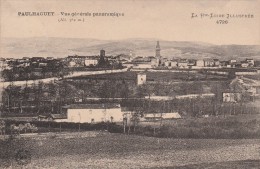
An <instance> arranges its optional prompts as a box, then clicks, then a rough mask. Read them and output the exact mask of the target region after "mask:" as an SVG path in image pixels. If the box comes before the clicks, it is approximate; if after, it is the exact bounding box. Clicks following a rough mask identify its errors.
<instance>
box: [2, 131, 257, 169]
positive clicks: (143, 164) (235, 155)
mask: <svg viewBox="0 0 260 169" xmlns="http://www.w3.org/2000/svg"><path fill="white" fill-rule="evenodd" d="M86 133H87V132H85V133H84V136H86ZM91 133H92V134H90V135H89V137H81V135H82V134H79V135H74V137H67V136H68V135H69V134H64V135H63V136H60V135H53V134H52V135H50V136H44V137H43V136H41V137H40V136H33V137H29V138H21V139H20V140H16V141H15V145H16V147H17V148H19V147H25V148H26V149H27V150H29V151H30V153H31V154H32V160H31V163H30V164H28V165H26V166H23V168H91V169H96V168H111V169H121V168H126V169H127V168H165V167H181V166H183V167H185V166H187V168H189V166H191V167H190V168H192V166H193V168H194V167H195V168H196V165H197V166H206V167H204V168H209V167H207V166H210V164H211V163H212V165H213V164H214V165H216V164H224V163H226V162H228V161H242V160H259V158H260V154H259V148H260V140H257V139H236V140H231V139H219V140H213V139H161V138H153V137H142V136H134V135H122V134H110V133H104V132H102V133H99V132H97V134H93V132H91ZM0 149H1V151H0V152H1V153H3V152H4V150H3V146H2V145H1V146H0ZM2 157H3V156H2ZM6 160H7V159H3V158H2V159H1V158H0V168H3V167H4V166H3V165H4V164H5V167H7V166H8V165H7V164H8V163H7V162H6ZM11 161H12V160H11ZM215 163H216V164H215ZM242 163H243V162H242ZM258 164H259V163H256V164H255V163H254V165H258ZM12 165H13V167H15V168H19V166H17V165H16V163H15V162H12ZM250 165H251V164H250ZM250 165H248V166H249V167H250ZM246 166H247V165H246ZM20 168H21V167H20ZM197 168H203V167H197ZM220 168H222V167H220ZM246 168H247V167H246Z"/></svg>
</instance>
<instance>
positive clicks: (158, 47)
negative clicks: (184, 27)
mask: <svg viewBox="0 0 260 169" xmlns="http://www.w3.org/2000/svg"><path fill="white" fill-rule="evenodd" d="M160 51H161V48H160V43H159V41H157V44H156V49H155V57H158V58H159V57H161V54H160Z"/></svg>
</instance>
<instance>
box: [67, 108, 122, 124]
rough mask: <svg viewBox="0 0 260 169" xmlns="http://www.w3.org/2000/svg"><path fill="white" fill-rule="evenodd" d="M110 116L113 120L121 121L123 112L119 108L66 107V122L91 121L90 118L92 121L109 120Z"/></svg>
mask: <svg viewBox="0 0 260 169" xmlns="http://www.w3.org/2000/svg"><path fill="white" fill-rule="evenodd" d="M111 116H112V117H113V122H122V121H123V113H122V112H121V108H112V109H101V108H100V109H68V110H67V120H68V122H74V123H79V122H80V123H91V122H92V119H94V122H95V123H96V122H102V121H105V122H106V121H110V122H111Z"/></svg>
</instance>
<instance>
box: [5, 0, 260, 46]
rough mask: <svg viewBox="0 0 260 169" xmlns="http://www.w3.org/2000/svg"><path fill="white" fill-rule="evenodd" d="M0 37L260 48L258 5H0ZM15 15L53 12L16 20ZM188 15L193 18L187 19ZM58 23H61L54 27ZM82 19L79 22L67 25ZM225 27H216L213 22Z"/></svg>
mask: <svg viewBox="0 0 260 169" xmlns="http://www.w3.org/2000/svg"><path fill="white" fill-rule="evenodd" d="M0 2H1V4H0V5H1V10H0V11H1V13H0V19H1V20H0V23H1V29H0V37H7V38H8V37H13V38H28V37H63V38H94V39H101V40H120V39H128V38H155V39H160V40H168V41H201V42H208V43H213V44H220V45H221V44H242V45H259V44H260V16H259V14H260V0H149V1H148V0H121V1H120V0H109V1H108V0H95V1H94V0H86V1H83V0H23V1H21V0H0ZM18 12H55V13H54V16H49V17H46V16H18ZM61 12H66V13H73V12H78V13H80V12H84V13H86V12H90V13H93V12H94V13H96V12H98V13H107V12H108V13H111V12H117V13H124V16H120V17H111V16H109V17H108V16H106V17H102V16H99V17H93V16H91V17H71V16H69V17H63V16H62V15H61ZM192 13H195V14H197V15H198V17H197V18H191V15H192ZM201 13H204V14H210V13H214V14H220V15H222V14H224V15H225V16H226V14H229V13H230V14H251V15H253V16H254V18H247V19H245V18H233V19H226V18H212V19H209V18H206V17H204V18H200V14H201ZM61 18H65V19H67V21H63V22H59V21H58V20H59V19H61ZM72 18H74V19H81V18H84V22H82V21H81V22H79V21H78V22H70V19H72ZM219 19H220V20H227V21H228V23H227V24H217V23H216V22H217V20H219Z"/></svg>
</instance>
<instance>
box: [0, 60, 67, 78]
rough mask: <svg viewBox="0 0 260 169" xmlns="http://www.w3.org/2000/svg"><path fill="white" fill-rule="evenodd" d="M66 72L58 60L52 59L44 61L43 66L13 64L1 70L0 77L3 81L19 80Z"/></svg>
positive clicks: (53, 75) (59, 75)
mask: <svg viewBox="0 0 260 169" xmlns="http://www.w3.org/2000/svg"><path fill="white" fill-rule="evenodd" d="M68 73H69V72H68V71H66V69H64V66H63V65H62V63H61V62H60V61H55V60H53V61H48V62H46V64H45V65H44V66H40V65H39V63H37V64H32V63H31V64H30V65H29V66H26V67H18V66H16V65H15V64H14V65H12V66H11V68H10V69H4V70H3V71H2V77H3V79H4V80H5V81H19V80H35V79H43V78H50V77H63V76H64V75H67V74H68Z"/></svg>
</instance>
